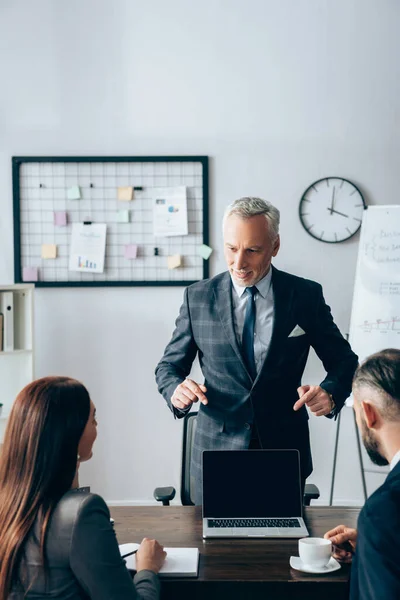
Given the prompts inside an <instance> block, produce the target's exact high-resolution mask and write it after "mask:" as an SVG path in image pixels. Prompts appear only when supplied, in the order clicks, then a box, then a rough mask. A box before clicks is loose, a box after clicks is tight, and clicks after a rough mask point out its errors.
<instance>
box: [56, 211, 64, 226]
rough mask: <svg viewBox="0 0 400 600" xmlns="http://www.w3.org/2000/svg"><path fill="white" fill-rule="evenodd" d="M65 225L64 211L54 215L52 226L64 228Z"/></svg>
mask: <svg viewBox="0 0 400 600" xmlns="http://www.w3.org/2000/svg"><path fill="white" fill-rule="evenodd" d="M66 224H67V213H66V212H65V211H62V212H55V213H54V225H56V226H57V227H65V225H66Z"/></svg>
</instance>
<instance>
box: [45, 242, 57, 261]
mask: <svg viewBox="0 0 400 600" xmlns="http://www.w3.org/2000/svg"><path fill="white" fill-rule="evenodd" d="M42 258H57V246H56V245H55V244H42Z"/></svg>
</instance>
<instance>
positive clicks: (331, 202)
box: [299, 177, 367, 244]
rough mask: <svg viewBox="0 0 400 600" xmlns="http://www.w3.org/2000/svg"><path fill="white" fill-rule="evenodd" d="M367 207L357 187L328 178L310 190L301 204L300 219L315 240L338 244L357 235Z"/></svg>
mask: <svg viewBox="0 0 400 600" xmlns="http://www.w3.org/2000/svg"><path fill="white" fill-rule="evenodd" d="M366 207H367V205H366V203H365V200H364V198H363V196H362V194H361V192H360V190H359V189H358V187H357V186H356V185H354V183H352V182H351V181H348V179H343V178H342V177H325V178H324V179H319V180H318V181H316V182H315V183H312V184H311V185H310V187H308V188H307V189H306V191H305V192H304V194H303V196H302V198H301V200H300V206H299V216H300V221H301V224H302V225H303V227H304V229H305V230H306V231H307V233H309V234H310V235H311V236H312V237H313V238H315V239H317V240H320V241H321V242H327V243H329V244H335V243H338V242H344V241H345V240H348V239H349V238H351V237H353V235H355V234H356V233H357V231H358V230H359V229H360V227H361V221H362V215H363V211H364V209H365V208H366Z"/></svg>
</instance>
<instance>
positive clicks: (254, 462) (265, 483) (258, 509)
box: [203, 450, 302, 519]
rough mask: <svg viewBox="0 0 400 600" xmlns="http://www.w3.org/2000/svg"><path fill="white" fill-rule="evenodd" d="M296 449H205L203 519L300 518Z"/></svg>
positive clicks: (300, 501)
mask: <svg viewBox="0 0 400 600" xmlns="http://www.w3.org/2000/svg"><path fill="white" fill-rule="evenodd" d="M301 516H302V498H301V491H300V458H299V452H298V451H297V450H205V451H204V452H203V517H211V518H225V519H227V518H235V517H237V518H252V517H259V518H268V517H301Z"/></svg>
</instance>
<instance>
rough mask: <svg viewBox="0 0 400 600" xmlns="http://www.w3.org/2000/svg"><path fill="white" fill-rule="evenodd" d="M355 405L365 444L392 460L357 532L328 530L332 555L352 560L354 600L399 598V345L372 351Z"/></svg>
mask: <svg viewBox="0 0 400 600" xmlns="http://www.w3.org/2000/svg"><path fill="white" fill-rule="evenodd" d="M353 397H354V410H355V412H356V418H357V425H358V428H359V429H360V432H361V437H362V440H363V443H364V446H365V448H366V450H367V452H368V454H369V456H370V458H371V460H372V461H373V462H374V463H375V464H377V465H387V464H390V473H389V475H388V476H387V478H386V481H385V483H384V484H383V485H382V486H381V487H380V488H379V489H377V490H376V492H374V494H372V496H370V497H369V498H368V500H367V501H366V503H365V505H364V508H363V509H362V511H361V513H360V516H359V518H358V533H357V530H355V529H350V528H348V527H345V526H344V525H339V526H338V527H335V529H332V530H331V531H328V533H326V534H325V537H326V538H328V539H330V540H331V541H332V543H333V544H334V556H336V558H338V559H339V560H344V561H345V562H350V561H351V559H352V557H353V553H354V551H355V555H354V558H353V561H352V562H353V564H352V568H351V579H350V600H376V599H377V598H382V600H399V598H400V350H394V349H389V350H383V351H382V352H378V353H377V354H373V355H372V356H370V357H369V358H367V360H366V361H365V362H364V363H363V364H362V365H361V367H359V368H358V369H357V372H356V374H355V377H354V382H353Z"/></svg>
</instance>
